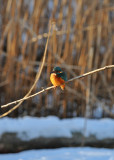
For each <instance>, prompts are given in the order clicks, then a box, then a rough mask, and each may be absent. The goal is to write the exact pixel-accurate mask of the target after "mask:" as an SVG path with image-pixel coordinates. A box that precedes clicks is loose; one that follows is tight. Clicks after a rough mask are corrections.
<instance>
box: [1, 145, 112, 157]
mask: <svg viewBox="0 0 114 160" xmlns="http://www.w3.org/2000/svg"><path fill="white" fill-rule="evenodd" d="M0 160H114V149H104V148H102V149H100V148H90V147H78V148H76V147H74V148H60V149H41V150H29V151H23V152H20V153H14V154H12V153H11V154H1V155H0Z"/></svg>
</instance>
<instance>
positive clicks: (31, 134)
mask: <svg viewBox="0 0 114 160" xmlns="http://www.w3.org/2000/svg"><path fill="white" fill-rule="evenodd" d="M84 125H85V119H84V118H71V119H62V120H61V119H59V118H58V117H55V116H48V117H41V118H37V117H29V116H26V117H23V118H8V117H4V118H2V119H0V136H1V135H2V134H3V133H5V132H9V133H12V132H13V133H14V132H15V133H17V136H18V137H19V138H21V139H22V140H30V139H33V138H36V137H68V138H70V137H72V133H73V132H81V133H82V134H83V133H84V128H85V126H84ZM89 135H96V138H97V139H104V138H114V119H109V118H104V119H100V120H97V119H88V120H87V126H86V135H85V136H89Z"/></svg>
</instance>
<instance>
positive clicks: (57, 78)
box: [50, 67, 67, 90]
mask: <svg viewBox="0 0 114 160" xmlns="http://www.w3.org/2000/svg"><path fill="white" fill-rule="evenodd" d="M50 81H51V83H52V84H53V85H54V86H55V87H57V86H60V87H61V89H62V90H64V88H65V81H67V75H66V73H65V72H64V71H63V70H62V69H61V68H60V67H54V68H53V70H52V72H51V75H50Z"/></svg>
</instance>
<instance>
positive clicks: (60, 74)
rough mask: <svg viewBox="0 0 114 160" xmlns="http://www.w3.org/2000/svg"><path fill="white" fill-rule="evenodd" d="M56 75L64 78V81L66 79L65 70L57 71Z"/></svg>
mask: <svg viewBox="0 0 114 160" xmlns="http://www.w3.org/2000/svg"><path fill="white" fill-rule="evenodd" d="M57 76H58V77H61V78H62V79H64V81H67V75H66V73H65V72H61V73H57Z"/></svg>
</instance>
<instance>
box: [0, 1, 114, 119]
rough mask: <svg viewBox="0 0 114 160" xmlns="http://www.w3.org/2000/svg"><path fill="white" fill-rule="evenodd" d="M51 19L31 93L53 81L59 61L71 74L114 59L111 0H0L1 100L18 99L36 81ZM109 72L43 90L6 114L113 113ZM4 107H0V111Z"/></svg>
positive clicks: (0, 102)
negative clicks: (43, 64) (38, 77)
mask: <svg viewBox="0 0 114 160" xmlns="http://www.w3.org/2000/svg"><path fill="white" fill-rule="evenodd" d="M50 18H51V19H52V21H53V29H52V31H51V37H50V41H49V44H48V50H47V57H46V62H45V66H44V69H43V72H42V75H41V77H40V80H39V82H38V84H37V86H36V88H35V90H34V92H32V93H35V92H37V91H39V90H41V89H42V87H44V88H45V87H48V86H50V85H51V83H50V80H49V76H50V72H51V70H52V68H53V67H54V66H58V65H59V66H61V67H62V68H63V69H64V70H65V71H66V72H67V75H68V79H70V78H72V77H75V76H77V75H81V74H83V73H85V72H88V71H91V70H94V69H96V68H100V67H103V66H105V65H111V64H114V50H113V46H114V36H113V31H114V30H113V29H114V2H113V0H112V1H111V0H95V1H93V0H54V1H53V0H19V1H18V0H17V1H16V0H0V105H3V104H6V103H8V102H11V101H14V100H16V99H19V98H22V97H23V96H24V95H25V94H26V93H27V92H28V91H29V89H30V87H31V86H32V84H33V83H34V79H35V75H36V73H37V72H38V69H39V65H40V64H41V60H42V57H43V54H44V48H45V43H46V39H47V32H48V29H49V20H50ZM112 71H113V70H112V69H109V70H107V71H102V72H99V73H97V74H94V75H92V76H88V77H86V78H83V79H80V80H75V81H72V82H71V83H68V84H67V87H66V90H65V91H64V92H62V91H61V90H60V89H59V88H57V89H56V90H50V91H47V92H44V93H43V94H40V95H39V96H36V97H34V98H32V99H29V100H27V101H25V102H24V103H23V104H22V105H21V106H20V107H19V108H18V109H17V110H16V111H14V112H13V113H11V114H10V116H12V117H17V116H25V115H31V116H47V115H57V116H59V117H61V118H64V117H74V116H88V117H90V118H94V117H96V118H100V117H113V116H114V73H113V72H112ZM10 108H11V107H8V108H7V109H10ZM7 109H0V114H3V113H4V112H5V111H7Z"/></svg>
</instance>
